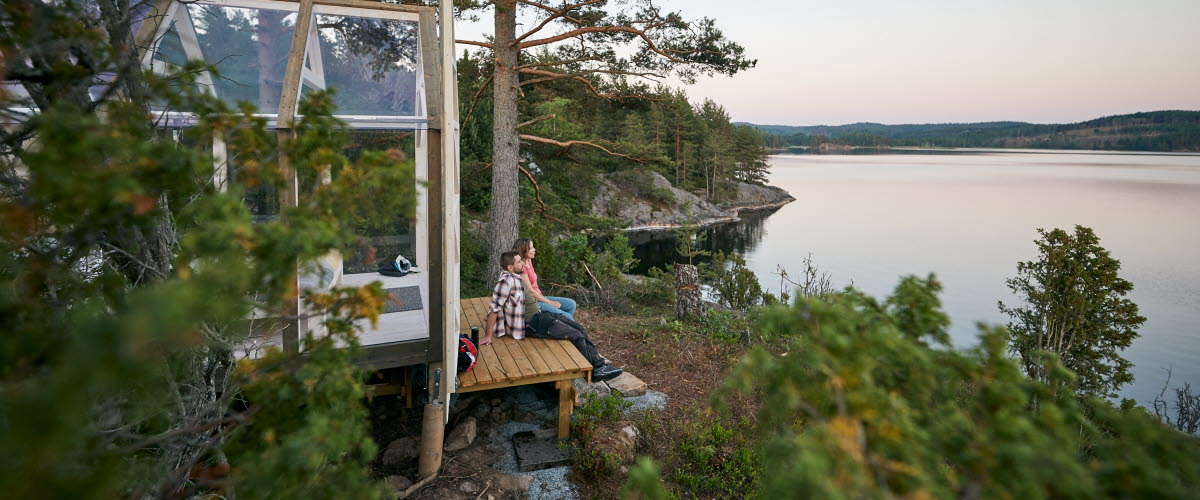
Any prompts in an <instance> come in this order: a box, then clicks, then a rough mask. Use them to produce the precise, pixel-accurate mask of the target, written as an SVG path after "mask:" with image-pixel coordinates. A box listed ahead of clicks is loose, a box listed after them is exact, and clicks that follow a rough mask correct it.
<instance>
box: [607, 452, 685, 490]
mask: <svg viewBox="0 0 1200 500" xmlns="http://www.w3.org/2000/svg"><path fill="white" fill-rule="evenodd" d="M621 498H626V499H629V500H674V499H676V498H679V497H677V496H675V494H673V493H671V492H670V490H668V489H667V487H666V485H664V484H663V483H662V480H660V479H659V478H658V466H656V465H654V461H653V460H650V459H649V458H646V457H641V458H638V459H637V462H636V463H634V464H633V467H630V468H629V480H628V481H626V482H625V487H624V488H623V489H622V490H621Z"/></svg>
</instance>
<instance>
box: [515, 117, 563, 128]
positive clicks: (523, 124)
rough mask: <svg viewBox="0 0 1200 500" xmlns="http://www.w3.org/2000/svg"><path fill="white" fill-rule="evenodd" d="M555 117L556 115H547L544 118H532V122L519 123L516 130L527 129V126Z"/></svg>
mask: <svg viewBox="0 0 1200 500" xmlns="http://www.w3.org/2000/svg"><path fill="white" fill-rule="evenodd" d="M555 116H558V115H554V114H549V115H546V116H539V117H537V118H534V119H532V120H529V121H527V122H521V123H519V124H517V128H518V129H519V128H521V127H527V126H529V125H533V124H535V123H537V122H540V121H542V120H549V119H551V118H554V117H555Z"/></svg>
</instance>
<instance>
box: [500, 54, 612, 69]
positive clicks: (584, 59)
mask: <svg viewBox="0 0 1200 500" xmlns="http://www.w3.org/2000/svg"><path fill="white" fill-rule="evenodd" d="M603 59H604V58H602V57H599V56H589V57H580V58H578V59H568V60H566V61H554V62H545V63H530V64H522V65H520V66H517V69H518V70H521V69H525V68H543V67H547V66H563V65H566V64H574V63H577V62H587V61H600V60H603Z"/></svg>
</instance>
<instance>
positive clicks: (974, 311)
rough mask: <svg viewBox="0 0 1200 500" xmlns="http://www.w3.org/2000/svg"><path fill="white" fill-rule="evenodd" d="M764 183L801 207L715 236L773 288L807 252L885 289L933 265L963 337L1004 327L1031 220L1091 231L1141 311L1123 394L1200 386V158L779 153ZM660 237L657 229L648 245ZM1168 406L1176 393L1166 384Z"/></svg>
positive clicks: (967, 340)
mask: <svg viewBox="0 0 1200 500" xmlns="http://www.w3.org/2000/svg"><path fill="white" fill-rule="evenodd" d="M770 162H771V166H772V168H771V176H770V184H773V185H776V186H779V187H782V188H784V189H786V190H788V191H789V192H790V193H791V194H792V195H793V196H795V197H796V199H797V201H796V202H794V203H791V204H789V205H786V206H784V207H783V208H780V209H778V210H776V211H773V212H769V213H763V212H760V213H755V214H746V215H745V216H744V217H743V219H744V221H743V222H741V223H735V224H726V225H723V226H718V227H714V228H710V229H709V230H708V233H709V240H710V245H712V246H713V247H715V248H719V249H723V250H726V251H728V250H735V251H737V252H739V253H742V254H744V255H745V257H746V260H747V262H748V264H749V266H750V268H751V269H753V270H754V271H755V273H756V274H757V275H758V277H759V279H760V280H761V281H762V283H763V285H764V286H766V287H770V288H771V289H773V290H775V291H778V290H779V286H780V280H779V276H778V275H777V274H773V273H775V272H776V270H777V266H783V267H784V268H785V269H787V270H788V271H789V272H791V273H792V274H798V273H799V272H800V271H801V270H802V269H803V265H802V263H801V261H802V259H803V258H804V257H805V256H806V255H808V254H810V253H811V254H812V258H813V261H814V262H815V263H816V264H817V266H819V268H820V270H821V271H824V272H827V273H829V275H830V277H831V278H832V281H833V283H834V285H835V286H838V287H841V286H845V285H848V284H850V283H853V284H854V285H855V286H856V287H857V288H859V289H861V290H863V291H865V292H867V293H869V294H871V295H875V296H883V295H886V294H889V293H890V292H891V290H892V288H893V287H894V286H895V285H896V283H897V281H898V280H899V278H900V277H901V276H903V275H907V274H918V275H922V276H923V275H925V274H926V273H929V272H931V271H932V272H936V273H937V275H938V278H939V280H940V281H941V282H942V284H943V285H944V291H943V293H942V296H941V298H942V302H943V305H944V307H945V310H946V312H947V313H948V314H949V315H950V318H951V321H952V325H951V336H952V338H953V340H954V343H955V345H957V346H969V345H973V344H974V343H975V341H976V332H977V330H976V328H975V322H976V321H985V322H988V323H994V324H1004V323H1007V321H1008V318H1007V316H1005V315H1003V314H1001V313H1000V312H999V310H998V309H997V307H996V303H997V301H999V300H1003V301H1004V302H1005V303H1006V304H1015V303H1016V300H1015V297H1014V296H1013V295H1011V293H1010V292H1009V290H1008V288H1007V286H1006V285H1005V284H1004V280H1005V279H1006V278H1010V277H1013V276H1015V274H1016V265H1017V262H1018V261H1023V260H1032V259H1034V258H1036V256H1037V250H1036V247H1035V246H1034V244H1033V240H1035V239H1037V237H1038V234H1037V232H1036V230H1037V228H1046V229H1051V228H1055V227H1059V228H1063V229H1068V230H1071V229H1072V228H1073V227H1074V225H1075V224H1081V225H1084V226H1088V227H1091V228H1092V229H1094V230H1095V231H1096V234H1097V235H1098V236H1099V237H1100V239H1101V245H1102V246H1104V247H1105V248H1106V249H1108V250H1109V251H1110V252H1111V253H1112V255H1113V256H1114V257H1115V258H1117V259H1119V260H1120V261H1121V264H1122V269H1121V276H1122V277H1124V278H1125V279H1127V280H1129V281H1131V282H1132V283H1133V284H1134V291H1133V292H1132V293H1131V294H1130V295H1129V296H1128V297H1129V298H1130V299H1132V300H1133V301H1134V302H1135V303H1137V304H1138V306H1139V308H1140V311H1141V314H1142V315H1143V316H1145V317H1146V318H1147V321H1146V323H1145V324H1144V325H1143V326H1142V328H1141V330H1140V332H1141V338H1139V339H1137V340H1135V341H1134V343H1133V346H1131V347H1130V348H1129V349H1127V350H1126V351H1125V353H1124V355H1125V357H1126V358H1127V359H1129V360H1130V361H1132V362H1133V363H1134V364H1135V365H1136V366H1135V369H1134V375H1135V377H1136V380H1135V382H1134V383H1132V384H1129V385H1127V386H1125V387H1124V389H1123V390H1122V391H1121V396H1122V397H1129V398H1133V399H1136V400H1137V401H1138V402H1139V403H1142V404H1144V405H1148V404H1149V402H1150V401H1151V400H1152V399H1153V397H1154V396H1155V395H1157V394H1158V391H1159V390H1160V389H1161V388H1162V385H1163V382H1164V381H1166V371H1165V370H1166V369H1168V368H1169V369H1171V370H1173V374H1172V376H1171V386H1172V387H1176V386H1179V385H1181V384H1182V383H1183V382H1190V383H1192V384H1195V385H1197V386H1200V155H1183V154H1178V155H1175V154H1136V153H1134V154H1130V153H1106V152H1102V153H1097V152H1072V151H1004V152H999V151H987V150H974V151H955V152H953V153H952V154H946V152H942V151H937V152H932V151H931V152H923V151H905V152H897V153H888V154H871V155H862V154H854V155H807V154H796V155H775V156H772V157H771V158H770ZM663 236H664V235H662V234H659V235H657V236H650V235H647V234H634V235H631V240H632V241H633V242H634V243H635V244H637V247H636V250H637V257H639V258H641V259H643V261H644V262H643V263H642V266H641V267H642V269H643V270H644V269H645V268H646V267H648V266H650V265H662V264H665V263H666V261H667V260H669V259H670V258H671V256H673V255H674V251H673V248H674V244H673V242H671V241H669V239H667V240H664V239H662V238H663ZM655 238H658V239H657V240H655ZM1168 397H1170V398H1171V401H1173V394H1172V393H1168Z"/></svg>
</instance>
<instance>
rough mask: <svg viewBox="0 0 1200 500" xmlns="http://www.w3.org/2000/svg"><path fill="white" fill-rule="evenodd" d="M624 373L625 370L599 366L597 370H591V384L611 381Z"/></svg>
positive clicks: (610, 366)
mask: <svg viewBox="0 0 1200 500" xmlns="http://www.w3.org/2000/svg"><path fill="white" fill-rule="evenodd" d="M624 372H625V370H622V369H620V368H616V367H613V366H612V365H600V367H598V368H592V382H603V381H605V380H609V379H613V378H616V377H617V376H618V375H620V374H622V373H624Z"/></svg>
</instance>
